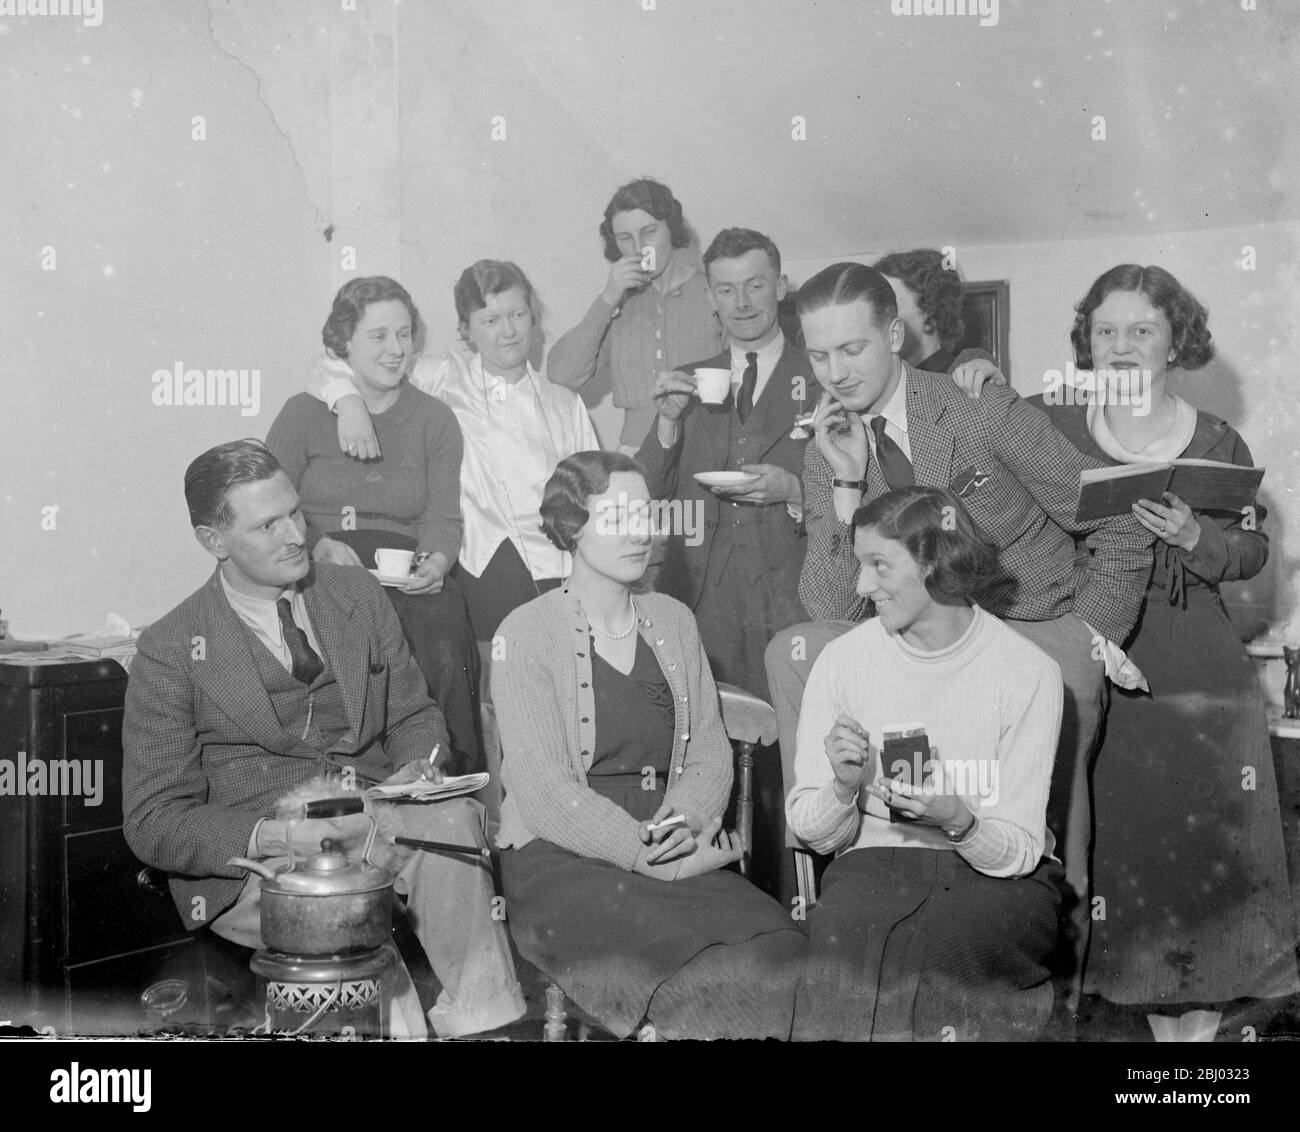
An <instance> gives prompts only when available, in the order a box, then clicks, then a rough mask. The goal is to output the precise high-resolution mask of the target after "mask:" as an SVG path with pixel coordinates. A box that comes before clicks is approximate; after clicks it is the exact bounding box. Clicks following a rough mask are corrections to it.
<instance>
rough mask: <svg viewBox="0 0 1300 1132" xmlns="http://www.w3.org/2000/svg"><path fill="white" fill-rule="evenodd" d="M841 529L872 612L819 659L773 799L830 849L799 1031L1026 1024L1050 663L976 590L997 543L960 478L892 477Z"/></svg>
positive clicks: (1048, 889)
mask: <svg viewBox="0 0 1300 1132" xmlns="http://www.w3.org/2000/svg"><path fill="white" fill-rule="evenodd" d="M853 539H854V544H853V547H854V552H855V554H856V555H857V558H858V561H859V563H860V565H861V573H860V575H859V579H858V593H859V594H860V595H862V596H863V597H866V598H869V599H871V600H872V602H874V604H875V607H876V612H877V616H876V617H874V618H872V619H871V620H870V621H867V622H865V623H863V624H862V625H859V626H858V627H857V628H856V629H853V630H852V631H850V632H849V633H846V634H845V635H844V636H842V637H840V638H839V639H838V640H836V641H833V642H832V643H831V644H829V645H828V646H827V647H826V649H825V651H824V652H823V653H822V655H821V656H820V657H819V658H818V660H817V663H816V664H815V665H814V667H813V670H812V673H811V675H810V677H809V680H808V687H807V690H806V692H805V694H804V700H803V708H802V711H801V713H800V718H799V738H798V745H797V753H796V757H795V783H794V787H793V789H792V790H791V791H790V794H789V797H788V798H787V799H786V815H787V819H788V821H789V825H790V828H791V829H792V830H793V831H794V833H795V834H796V835H797V836H798V837H800V838H801V839H802V840H804V841H805V842H807V843H808V845H809V846H811V847H812V848H813V849H815V850H817V851H818V852H821V853H834V854H836V859H835V861H833V862H832V863H831V864H830V865H829V866H828V867H827V869H826V872H825V874H824V876H823V878H822V885H821V896H820V900H819V902H818V903H817V904H816V905H815V906H814V907H813V908H812V910H811V911H810V913H809V917H808V929H809V936H810V954H809V971H808V978H807V984H806V987H805V989H804V991H803V992H802V993H801V996H800V1001H799V1005H798V1008H797V1011H796V1017H795V1037H796V1038H803V1039H836V1040H918V1041H926V1040H942V1039H944V1038H949V1039H951V1038H956V1039H961V1040H978V1039H983V1040H996V1039H1032V1038H1033V1037H1035V1036H1036V1035H1037V1034H1038V1032H1039V1030H1041V1028H1042V1026H1043V1024H1044V1023H1045V1022H1046V1020H1047V1017H1048V1016H1049V1014H1050V1012H1051V1004H1052V989H1051V984H1050V982H1049V972H1048V968H1047V960H1048V957H1049V955H1050V953H1051V952H1052V949H1053V946H1054V944H1055V941H1056V934H1057V909H1058V906H1059V902H1060V896H1059V888H1058V886H1059V881H1060V876H1061V868H1060V865H1059V863H1058V862H1057V861H1056V860H1055V858H1054V857H1053V856H1052V848H1053V843H1052V839H1051V837H1052V835H1051V833H1050V832H1049V831H1048V830H1047V827H1046V820H1045V817H1046V809H1047V793H1048V787H1049V785H1050V783H1051V775H1052V761H1053V755H1054V752H1055V750H1056V742H1057V733H1058V731H1059V730H1060V725H1061V706H1062V686H1061V674H1060V669H1059V668H1058V667H1057V665H1056V663H1055V662H1054V661H1053V660H1052V659H1051V658H1050V657H1048V656H1047V654H1046V653H1044V652H1042V651H1041V650H1040V649H1039V648H1037V646H1035V645H1033V644H1031V643H1030V642H1029V641H1027V640H1025V639H1024V638H1023V637H1021V636H1019V635H1018V634H1017V633H1015V632H1014V631H1013V630H1011V629H1010V628H1008V627H1007V626H1006V625H1004V624H1003V623H1002V622H1001V621H999V620H998V619H997V618H995V617H993V616H992V615H990V614H988V613H985V612H984V611H983V610H982V609H980V608H979V606H977V605H974V604H973V603H972V602H971V600H970V596H969V595H970V594H972V593H975V592H977V591H978V590H979V589H980V587H981V586H982V585H984V584H985V583H986V582H987V581H988V580H989V578H990V577H991V575H992V573H993V572H994V570H995V569H996V557H995V552H994V551H993V549H992V548H991V547H990V546H989V545H988V544H987V543H985V542H983V541H982V540H981V539H980V538H979V536H978V535H977V534H976V532H975V528H974V526H973V525H972V523H971V520H970V517H969V515H968V514H967V513H966V510H965V509H964V508H963V507H962V505H961V503H960V502H959V501H958V500H957V499H956V497H954V496H953V495H951V494H949V493H948V492H946V491H943V490H941V489H939V488H919V487H918V488H907V489H904V490H902V491H894V492H890V493H889V494H888V495H885V496H882V497H881V498H879V499H877V500H876V501H875V502H873V503H871V504H870V505H868V506H866V507H863V508H861V509H860V510H859V511H858V513H857V514H856V515H855V516H854V520H853ZM921 729H923V734H918V733H920V732H921ZM895 735H899V736H901V738H900V739H894V740H892V741H889V742H888V745H884V744H886V742H887V740H890V739H891V736H895ZM899 742H901V747H899V746H896V745H895V744H896V743H899ZM909 743H910V744H911V745H912V746H913V747H914V748H915V751H916V753H915V754H914V755H913V754H900V751H906V748H907V746H908V744H909ZM927 752H928V754H927ZM909 780H910V784H909Z"/></svg>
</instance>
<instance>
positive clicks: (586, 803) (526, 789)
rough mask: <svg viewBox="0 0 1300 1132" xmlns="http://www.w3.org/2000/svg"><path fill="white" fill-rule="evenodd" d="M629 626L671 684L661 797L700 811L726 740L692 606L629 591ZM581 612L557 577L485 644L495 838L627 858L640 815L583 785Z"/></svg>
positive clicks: (589, 748) (725, 765)
mask: <svg viewBox="0 0 1300 1132" xmlns="http://www.w3.org/2000/svg"><path fill="white" fill-rule="evenodd" d="M636 607H637V614H638V617H639V618H640V621H639V624H638V631H639V632H640V634H641V636H642V637H643V638H644V639H645V640H646V642H647V643H648V644H649V645H650V646H651V648H653V649H654V652H655V658H656V659H657V660H658V661H659V667H660V668H661V669H662V670H663V674H664V678H665V679H666V680H667V682H668V686H669V688H670V689H671V690H672V694H673V706H674V707H675V709H676V712H675V714H676V721H675V724H674V728H673V751H672V760H671V763H670V765H669V771H668V788H667V792H666V795H665V801H668V802H671V803H673V804H674V805H675V806H677V807H678V808H679V809H680V808H688V809H690V810H691V811H692V812H693V813H694V814H696V815H697V816H699V817H701V818H702V819H703V820H705V821H706V822H707V821H708V820H709V819H711V818H713V817H715V816H717V815H719V814H721V813H722V812H723V810H724V809H725V808H726V805H727V801H728V799H729V798H730V796H731V777H732V770H731V747H730V744H729V743H728V740H727V734H726V730H725V729H724V728H723V725H722V717H721V714H720V713H719V708H718V690H717V686H716V685H715V684H714V682H713V674H712V672H711V671H710V670H709V662H708V660H707V659H706V657H705V655H704V649H703V647H702V646H701V644H700V635H699V631H698V629H697V628H696V626H695V618H694V617H693V616H692V615H691V612H690V610H688V609H687V608H686V606H684V605H682V604H681V602H679V601H676V600H675V599H673V598H670V597H668V596H667V595H665V594H657V593H647V594H637V595H636ZM589 633H590V629H589V627H588V622H587V615H586V613H585V611H584V610H583V608H582V605H581V603H580V602H579V601H578V599H577V598H576V597H575V596H573V594H571V593H570V591H569V588H568V587H567V586H564V587H561V588H559V589H555V590H551V591H549V592H548V593H545V594H543V595H542V596H541V597H539V598H536V599H535V600H533V601H530V602H528V603H527V604H526V605H522V606H520V607H519V608H518V609H516V610H515V611H514V612H513V613H511V614H510V616H508V617H507V618H506V619H505V620H504V621H503V622H502V623H501V627H500V629H499V630H498V633H497V638H496V639H495V640H494V641H493V645H492V654H493V659H492V699H493V700H494V702H495V704H496V711H497V723H498V726H499V728H500V732H501V749H502V770H501V773H502V781H503V783H504V785H505V789H506V795H505V801H504V803H503V804H502V807H501V829H500V832H499V833H498V834H497V844H498V846H500V847H501V848H503V849H508V848H515V849H518V848H521V847H522V846H524V845H527V844H528V842H530V841H532V840H533V839H534V838H536V837H540V838H543V839H545V840H547V841H550V842H552V843H553V844H555V845H558V846H560V847H561V848H562V849H567V850H569V851H570V852H572V853H577V854H579V855H580V856H583V857H594V858H597V859H599V860H603V861H610V862H612V863H613V864H615V865H618V866H619V867H620V868H624V869H631V868H632V866H633V865H634V864H635V863H636V859H637V855H638V853H639V852H640V851H641V850H642V848H643V843H642V841H641V838H640V836H639V828H640V827H639V823H638V822H637V821H636V820H635V819H633V817H632V816H631V815H630V814H629V813H628V812H627V811H626V810H624V809H623V808H622V807H621V806H619V805H617V804H616V803H614V802H611V801H610V800H609V799H607V798H603V797H601V795H599V794H597V793H596V792H595V791H594V790H592V789H591V788H590V787H589V786H588V785H587V771H588V770H589V769H590V768H591V760H592V752H593V751H594V750H595V747H596V719H595V716H596V711H595V693H594V691H593V690H592V678H591V639H590V636H589Z"/></svg>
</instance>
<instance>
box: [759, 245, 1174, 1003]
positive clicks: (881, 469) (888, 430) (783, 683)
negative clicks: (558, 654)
mask: <svg viewBox="0 0 1300 1132" xmlns="http://www.w3.org/2000/svg"><path fill="white" fill-rule="evenodd" d="M798 310H799V317H800V322H801V324H802V327H803V333H804V339H805V349H806V352H807V355H808V360H809V364H810V365H811V367H812V370H813V373H814V375H815V376H816V378H817V380H818V382H819V383H820V384H821V386H822V388H823V389H824V391H825V392H824V395H823V396H822V398H821V401H820V402H819V404H818V406H817V409H816V413H815V416H814V424H813V427H814V429H815V443H812V444H809V445H808V446H807V462H806V467H805V470H804V479H803V484H804V507H805V521H806V524H807V531H808V553H807V555H806V558H805V561H804V567H803V573H802V577H801V579H800V587H799V593H800V597H801V598H802V600H803V603H804V605H805V607H806V608H807V609H808V611H809V612H810V613H811V614H812V615H813V616H815V617H818V618H822V619H828V620H829V619H833V620H830V623H829V624H828V623H826V621H823V622H816V623H813V624H809V625H796V626H794V627H792V628H790V629H788V630H787V631H786V632H784V633H781V634H779V635H778V636H777V637H776V638H775V639H774V640H773V641H772V644H771V645H770V647H769V649H768V652H767V662H768V674H769V677H770V679H771V682H772V686H773V692H774V696H773V702H774V706H775V707H776V709H777V714H778V719H779V721H780V725H781V745H782V754H783V759H784V760H785V761H787V762H788V761H789V760H790V759H791V758H792V757H793V753H794V736H795V730H796V728H797V720H798V711H799V703H800V699H801V696H802V691H803V684H804V681H805V679H806V675H807V672H808V669H809V667H810V666H811V665H812V663H813V661H814V660H815V659H816V657H817V655H818V654H819V653H820V651H821V648H822V647H823V646H824V645H825V643H826V642H827V641H828V640H830V639H833V638H834V637H836V636H838V635H839V634H840V633H842V632H844V631H845V629H847V628H849V627H850V626H851V624H852V623H854V622H856V621H857V620H860V619H861V618H862V617H863V616H865V615H867V613H868V608H867V603H866V602H865V600H864V599H862V598H860V597H859V596H858V595H857V593H856V585H855V583H856V580H857V575H858V563H857V560H856V559H855V557H854V555H853V545H852V538H851V537H850V534H849V531H850V527H849V523H850V522H851V520H852V516H853V512H854V511H855V510H856V509H857V508H858V507H860V506H861V505H863V504H864V503H868V502H871V501H872V500H874V499H877V498H879V497H880V496H881V495H883V494H884V493H886V492H887V491H890V490H892V489H895V488H901V487H907V486H911V485H913V484H919V485H921V486H927V487H945V488H949V489H950V490H952V491H953V492H954V494H956V495H957V496H958V497H959V498H960V499H961V500H962V502H963V503H964V504H965V506H966V508H967V510H968V511H969V512H970V514H971V517H972V518H973V519H974V521H975V525H976V527H977V529H978V530H979V533H980V534H981V536H982V537H983V538H985V539H987V540H988V541H989V542H991V543H993V544H994V545H995V546H996V547H997V548H998V550H999V558H1000V564H1001V568H1002V577H1001V579H1000V580H999V581H997V582H995V583H994V584H993V585H992V586H990V587H989V588H988V589H987V590H986V591H984V592H982V593H980V594H979V595H977V600H978V602H979V604H980V605H981V607H982V608H984V609H985V610H986V611H988V612H990V613H993V614H995V615H996V616H998V617H1000V618H1001V619H1003V620H1004V621H1006V622H1007V623H1008V624H1009V625H1010V626H1011V627H1012V628H1014V629H1016V630H1017V631H1018V632H1019V633H1021V635H1022V636H1024V637H1026V638H1028V639H1029V640H1031V641H1032V642H1033V643H1034V644H1036V645H1038V646H1039V647H1040V648H1041V649H1043V651H1044V652H1046V653H1047V654H1048V655H1049V656H1051V657H1052V658H1053V659H1054V660H1055V661H1056V662H1057V664H1059V665H1060V668H1061V673H1062V677H1063V680H1064V683H1065V711H1064V719H1063V721H1062V726H1061V737H1060V743H1059V745H1058V747H1057V751H1056V762H1055V768H1054V771H1053V775H1052V790H1051V795H1050V798H1049V801H1048V824H1049V827H1050V828H1051V830H1052V831H1053V833H1054V835H1055V838H1056V846H1057V852H1058V854H1059V855H1060V857H1061V859H1062V863H1063V864H1064V865H1065V868H1066V879H1067V884H1068V885H1069V886H1070V888H1071V889H1072V890H1073V893H1074V896H1075V898H1076V900H1077V901H1078V903H1076V904H1075V905H1074V912H1073V915H1072V920H1073V922H1074V926H1075V927H1076V929H1077V932H1078V935H1077V937H1076V939H1075V940H1074V941H1073V948H1074V954H1075V965H1076V968H1077V959H1078V956H1079V955H1080V954H1081V950H1082V948H1083V946H1084V945H1085V936H1086V930H1087V907H1086V903H1085V901H1086V896H1087V875H1088V874H1087V864H1088V848H1089V841H1090V837H1091V807H1090V799H1089V789H1088V768H1089V761H1090V759H1091V756H1092V754H1093V751H1094V748H1095V741H1096V737H1097V731H1098V728H1099V726H1100V724H1101V720H1102V716H1103V713H1104V707H1105V677H1106V675H1107V672H1108V671H1109V670H1111V669H1112V668H1114V669H1117V668H1118V658H1117V655H1116V654H1117V652H1118V649H1117V646H1119V645H1122V644H1123V642H1124V641H1125V639H1126V638H1127V637H1128V635H1129V632H1130V631H1131V629H1132V628H1133V625H1134V624H1135V622H1136V620H1137V617H1138V613H1139V611H1140V609H1141V605H1142V598H1143V594H1144V592H1145V588H1146V582H1147V578H1148V576H1149V574H1150V571H1151V551H1150V547H1151V541H1152V540H1151V536H1150V535H1149V534H1147V533H1146V532H1144V531H1143V530H1142V528H1141V527H1140V525H1139V524H1138V522H1137V520H1136V519H1134V518H1133V517H1132V516H1131V515H1123V516H1116V517H1113V518H1109V519H1103V520H1100V521H1097V522H1094V523H1090V524H1086V525H1084V526H1082V527H1079V526H1076V524H1075V522H1074V508H1075V500H1076V497H1077V493H1078V484H1079V473H1080V472H1081V471H1083V470H1084V469H1085V468H1090V467H1095V466H1097V463H1096V461H1093V460H1090V459H1088V458H1086V457H1084V456H1083V455H1082V454H1080V453H1079V452H1078V450H1077V449H1075V448H1074V447H1073V446H1072V445H1071V444H1070V443H1069V441H1067V440H1066V439H1065V438H1064V437H1063V436H1062V435H1061V434H1060V433H1059V432H1057V431H1056V429H1055V428H1054V427H1053V426H1052V424H1051V422H1050V421H1049V420H1048V419H1047V417H1046V415H1044V414H1043V413H1042V412H1040V411H1039V410H1037V409H1035V408H1033V407H1032V406H1030V405H1028V404H1027V403H1026V402H1025V401H1023V400H1021V399H1020V397H1019V396H1018V395H1017V394H1016V393H1015V392H1014V391H1012V390H1010V389H1008V388H1005V387H997V386H990V387H987V388H985V389H984V391H983V392H982V394H981V395H979V397H978V398H975V399H973V398H971V397H968V396H967V394H966V393H965V392H964V391H963V390H962V389H961V388H959V387H958V386H957V385H956V384H955V383H954V382H953V381H952V379H951V378H949V377H947V376H944V375H941V374H934V373H928V372H925V371H923V370H919V369H916V368H914V367H913V366H912V365H910V364H909V363H908V362H906V361H904V360H903V358H902V357H901V356H900V355H901V351H902V349H903V343H904V340H905V329H904V325H903V322H902V320H901V319H900V318H899V317H898V306H897V301H896V299H895V296H894V292H893V290H892V289H891V288H890V285H889V282H888V280H887V279H886V278H885V277H884V276H883V275H882V274H881V273H880V272H878V271H876V270H875V269H874V268H870V267H866V266H864V265H862V264H855V263H838V264H834V265H832V266H831V267H828V268H826V269H825V270H823V271H821V272H819V273H818V274H817V275H815V276H813V278H811V279H810V280H808V282H807V283H806V284H805V285H804V286H803V287H802V289H801V290H800V292H799V296H798ZM1076 530H1078V531H1079V532H1080V533H1081V534H1086V538H1087V543H1088V548H1089V551H1090V556H1089V559H1088V562H1087V564H1086V566H1085V567H1083V568H1082V569H1081V570H1080V572H1079V574H1078V576H1077V577H1076V572H1075V549H1074V539H1073V537H1072V535H1073V533H1074V532H1075V531H1076ZM871 742H872V743H873V744H878V743H879V742H880V737H879V736H872V737H871ZM788 769H789V768H788V767H787V781H789V780H790V779H789V777H788ZM1077 974H1078V972H1077V969H1076V970H1075V972H1074V975H1075V976H1076V977H1077Z"/></svg>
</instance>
